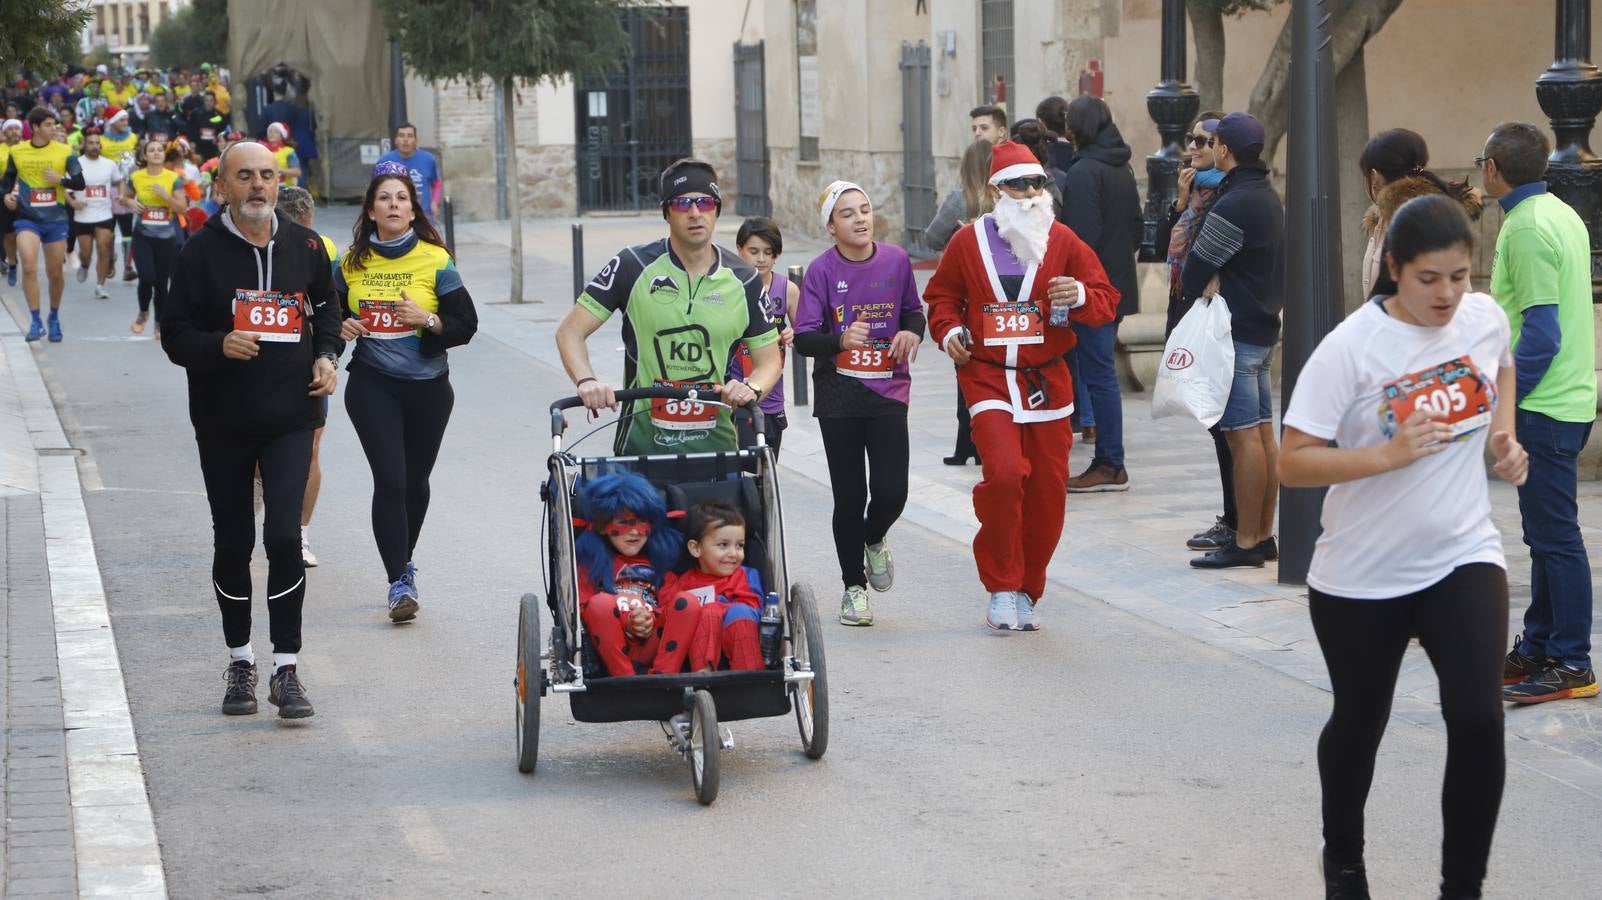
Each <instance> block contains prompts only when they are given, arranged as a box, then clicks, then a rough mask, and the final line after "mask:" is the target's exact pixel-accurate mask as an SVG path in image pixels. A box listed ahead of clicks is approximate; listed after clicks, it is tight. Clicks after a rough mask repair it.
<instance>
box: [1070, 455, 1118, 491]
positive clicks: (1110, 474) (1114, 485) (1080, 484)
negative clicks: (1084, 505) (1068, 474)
mask: <svg viewBox="0 0 1602 900" xmlns="http://www.w3.org/2000/svg"><path fill="white" fill-rule="evenodd" d="M1127 490H1129V473H1128V472H1127V471H1125V470H1124V467H1123V466H1110V465H1108V464H1107V463H1104V462H1092V463H1091V464H1090V468H1088V469H1086V470H1085V471H1083V472H1080V473H1079V474H1078V475H1075V476H1074V477H1073V478H1070V479H1068V493H1070V494H1104V493H1107V492H1109V491H1127Z"/></svg>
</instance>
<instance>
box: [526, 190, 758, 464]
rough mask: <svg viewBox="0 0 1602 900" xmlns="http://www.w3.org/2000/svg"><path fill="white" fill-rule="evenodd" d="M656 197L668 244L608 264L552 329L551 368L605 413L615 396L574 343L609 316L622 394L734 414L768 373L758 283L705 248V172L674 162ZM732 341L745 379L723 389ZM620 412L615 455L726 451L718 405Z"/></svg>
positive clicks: (710, 219) (729, 425) (714, 206)
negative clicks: (701, 396)
mask: <svg viewBox="0 0 1602 900" xmlns="http://www.w3.org/2000/svg"><path fill="white" fill-rule="evenodd" d="M659 190H660V194H659V195H660V196H661V198H662V218H664V219H666V220H667V223H668V236H667V237H665V238H661V239H659V240H655V241H652V242H651V243H648V244H640V245H637V246H634V247H627V248H625V249H624V250H622V251H621V252H620V253H618V254H617V255H616V256H614V257H612V258H611V259H610V260H609V261H608V262H607V264H606V265H605V266H602V267H601V271H600V272H598V273H596V275H595V277H594V278H593V279H591V281H590V283H589V284H588V285H587V286H586V287H585V288H584V293H582V294H580V295H579V296H578V300H577V301H576V302H575V303H574V306H573V309H572V310H571V311H570V312H569V313H568V314H567V318H565V319H563V320H562V324H561V325H560V326H559V327H558V328H557V330H556V346H557V349H558V350H559V351H560V352H561V354H562V365H563V367H565V368H566V369H567V374H568V376H569V377H570V378H572V379H573V384H574V386H575V387H577V388H578V395H579V397H580V398H581V399H583V401H584V406H585V407H586V408H587V409H589V410H591V411H592V412H598V411H600V410H602V409H616V408H617V399H616V396H615V394H614V392H613V389H612V387H611V385H609V384H607V383H606V382H605V381H604V380H602V379H601V378H600V377H599V376H597V375H596V373H595V369H594V368H592V367H591V365H590V354H589V350H588V349H587V348H586V347H585V341H586V340H587V339H588V338H589V336H590V335H592V334H594V333H595V331H596V330H597V329H598V328H600V327H601V325H602V323H604V322H605V321H606V320H607V319H608V318H610V317H611V316H612V314H613V313H614V312H618V311H620V310H621V311H622V312H623V314H624V318H623V346H624V360H623V380H624V384H625V386H626V387H629V388H648V387H652V386H674V387H693V388H697V389H699V390H702V391H705V392H707V393H709V394H717V395H719V397H718V399H719V400H720V401H721V402H722V403H724V404H727V405H728V406H730V407H738V406H743V405H745V404H746V403H749V402H751V401H752V400H755V399H758V398H759V397H761V396H762V394H763V393H764V392H765V391H766V390H767V389H769V388H771V387H772V386H773V384H774V382H775V381H777V380H778V377H779V371H780V368H781V366H782V362H781V357H780V355H779V329H778V326H777V325H776V324H775V323H774V321H773V318H772V316H771V315H769V314H768V312H767V308H768V307H767V301H766V298H765V297H764V296H763V292H762V279H761V277H759V276H758V275H757V273H756V270H755V269H752V268H751V267H749V266H748V265H746V264H745V261H744V260H742V259H741V258H740V256H739V254H737V253H735V252H734V251H732V250H728V249H726V248H723V247H719V246H718V245H716V244H714V243H712V234H713V229H714V228H715V226H716V225H717V220H718V213H720V212H722V210H723V197H722V194H721V192H720V191H719V190H718V183H717V173H716V171H714V170H713V168H712V166H711V165H710V164H708V163H706V162H703V161H701V160H698V159H681V160H679V161H677V162H675V163H673V164H672V165H670V166H668V167H667V169H665V170H664V171H663V172H662V178H661V182H660V188H659ZM741 340H744V341H745V345H746V347H747V348H748V349H749V350H750V351H751V359H752V363H753V366H752V370H751V374H750V375H749V376H748V377H746V378H745V379H744V380H739V379H734V378H730V379H728V380H727V381H724V378H723V376H724V373H725V369H726V367H727V365H728V362H729V359H730V356H731V354H732V353H733V352H734V347H735V344H736V343H737V342H739V341H741ZM720 382H721V383H720ZM630 412H631V413H633V414H632V415H628V416H625V417H624V419H623V420H622V423H621V424H620V425H619V427H618V431H617V445H616V449H617V452H619V453H676V452H685V453H691V452H698V451H703V450H732V449H734V448H735V447H736V437H735V429H734V423H733V420H732V419H731V418H730V416H729V412H728V410H727V409H723V408H720V407H719V406H715V405H707V404H701V403H669V402H665V401H662V400H655V401H651V400H642V401H639V402H637V403H636V404H635V405H634V408H633V409H632V410H630Z"/></svg>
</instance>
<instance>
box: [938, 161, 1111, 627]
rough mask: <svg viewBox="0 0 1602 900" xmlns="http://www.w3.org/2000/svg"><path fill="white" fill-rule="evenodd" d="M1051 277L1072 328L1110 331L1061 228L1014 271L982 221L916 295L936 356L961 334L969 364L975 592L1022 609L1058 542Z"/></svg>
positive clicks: (962, 374)
mask: <svg viewBox="0 0 1602 900" xmlns="http://www.w3.org/2000/svg"><path fill="white" fill-rule="evenodd" d="M1025 152H1027V151H1025ZM1008 177H1011V176H1008ZM1062 275H1067V276H1071V277H1073V278H1075V279H1077V280H1078V282H1079V285H1080V297H1079V302H1078V303H1077V305H1076V306H1075V307H1074V308H1073V310H1072V312H1071V313H1070V316H1069V318H1070V319H1071V320H1072V321H1074V322H1082V323H1084V324H1086V325H1092V326H1095V325H1104V324H1106V323H1108V322H1111V321H1112V320H1113V318H1114V316H1115V314H1116V311H1117V306H1118V292H1117V291H1115V290H1114V289H1113V287H1112V285H1111V284H1110V283H1109V282H1108V280H1107V274H1106V272H1105V271H1104V270H1103V269H1102V266H1101V262H1100V261H1099V260H1097V258H1096V254H1095V252H1094V251H1092V250H1091V249H1090V247H1089V246H1088V245H1086V244H1085V243H1084V242H1083V241H1081V240H1080V239H1079V238H1078V237H1077V236H1075V235H1074V233H1073V232H1072V231H1070V230H1069V229H1068V228H1067V227H1066V226H1064V225H1062V224H1060V223H1057V222H1052V223H1051V230H1050V236H1049V238H1048V239H1047V243H1046V252H1045V254H1044V259H1043V260H1042V261H1041V263H1040V264H1039V265H1033V264H1025V263H1023V262H1022V261H1021V260H1019V259H1018V257H1017V256H1016V255H1014V254H1013V252H1012V249H1011V247H1010V246H1009V245H1008V244H1007V242H1006V241H1005V240H1003V239H1002V238H1001V237H1000V235H999V232H998V231H997V228H996V225H995V221H994V219H993V218H992V217H991V216H989V215H986V216H983V217H981V218H980V219H979V220H978V221H977V222H975V223H973V224H970V225H965V226H963V227H962V229H961V230H959V231H958V232H957V233H956V235H955V236H954V237H953V238H952V239H951V242H950V244H948V245H947V247H946V251H945V254H944V255H943V256H942V257H941V259H940V266H939V268H937V269H936V270H935V273H934V277H933V278H931V279H930V281H929V285H928V287H927V288H925V290H924V294H923V298H924V302H926V303H927V304H928V307H929V327H930V331H931V333H932V334H933V336H934V337H935V339H936V340H939V341H940V342H941V346H942V347H944V346H948V345H949V343H950V342H951V341H955V340H959V339H961V338H962V336H964V329H966V330H967V331H966V334H967V336H970V339H971V346H970V352H971V353H972V354H973V358H972V359H970V360H969V361H968V362H967V364H965V365H963V366H961V367H960V368H958V369H957V383H958V385H959V386H960V387H961V388H962V396H963V397H964V398H965V399H966V400H967V403H968V412H969V413H970V415H971V416H972V417H973V442H974V445H975V446H976V447H977V448H978V450H979V454H980V456H981V457H983V459H984V480H982V481H980V482H979V484H978V485H976V486H975V487H974V489H973V508H974V514H975V515H977V516H978V518H979V533H978V534H977V535H976V536H975V537H974V541H973V553H974V561H975V562H976V563H977V564H978V567H979V580H980V581H981V582H983V583H984V586H985V590H987V591H990V592H992V593H994V592H999V591H1021V592H1023V593H1025V594H1027V595H1028V596H1029V598H1030V599H1031V600H1038V599H1040V596H1041V594H1042V593H1043V592H1044V590H1045V586H1046V565H1047V563H1049V562H1050V561H1051V556H1052V554H1053V553H1054V552H1055V551H1056V549H1057V541H1058V539H1059V538H1060V537H1061V536H1062V522H1063V510H1064V506H1065V499H1066V491H1067V480H1068V451H1069V448H1070V447H1071V446H1072V445H1073V429H1072V427H1071V426H1070V425H1069V421H1068V416H1069V415H1070V414H1071V413H1072V412H1073V399H1074V390H1073V379H1072V378H1071V376H1070V375H1069V374H1068V366H1067V365H1066V364H1065V363H1064V362H1063V358H1062V357H1063V354H1064V353H1065V352H1067V351H1068V350H1069V349H1070V348H1072V347H1073V346H1074V343H1075V337H1074V331H1073V328H1072V327H1070V326H1069V325H1067V324H1064V325H1060V326H1055V325H1052V324H1050V319H1049V316H1050V301H1049V300H1048V298H1047V287H1048V284H1049V283H1050V281H1051V279H1053V278H1055V277H1058V276H1062Z"/></svg>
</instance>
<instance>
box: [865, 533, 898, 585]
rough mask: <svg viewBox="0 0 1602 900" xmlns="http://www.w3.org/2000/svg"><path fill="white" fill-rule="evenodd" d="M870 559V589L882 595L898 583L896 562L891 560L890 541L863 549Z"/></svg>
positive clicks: (886, 540) (883, 541)
mask: <svg viewBox="0 0 1602 900" xmlns="http://www.w3.org/2000/svg"><path fill="white" fill-rule="evenodd" d="M863 550H864V552H865V554H866V556H867V558H868V587H871V588H873V589H874V590H876V591H880V592H881V593H882V592H884V591H888V590H890V586H891V585H893V584H895V583H896V561H895V560H893V559H891V558H890V541H889V539H885V540H882V541H880V542H879V543H877V544H869V545H868V546H867V547H865V548H863Z"/></svg>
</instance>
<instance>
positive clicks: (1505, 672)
mask: <svg viewBox="0 0 1602 900" xmlns="http://www.w3.org/2000/svg"><path fill="white" fill-rule="evenodd" d="M1523 641H1524V635H1522V634H1521V635H1519V636H1518V638H1517V639H1515V640H1514V641H1513V649H1512V650H1510V651H1508V654H1507V659H1505V660H1503V661H1502V684H1503V685H1504V686H1506V685H1514V684H1518V683H1519V682H1521V681H1523V680H1524V679H1526V678H1529V677H1530V676H1531V675H1534V674H1536V673H1537V672H1540V671H1541V670H1542V669H1544V668H1546V660H1545V659H1544V658H1541V657H1535V656H1525V655H1524V654H1522V653H1520V652H1519V644H1521V643H1523Z"/></svg>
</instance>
